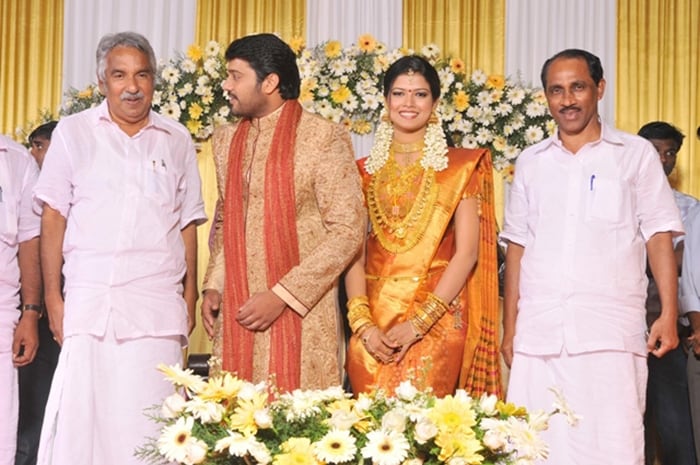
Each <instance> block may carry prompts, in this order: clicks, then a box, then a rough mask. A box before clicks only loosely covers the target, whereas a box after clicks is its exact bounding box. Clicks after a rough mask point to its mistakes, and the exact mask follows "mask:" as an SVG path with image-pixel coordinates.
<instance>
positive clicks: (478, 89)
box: [16, 35, 554, 177]
mask: <svg viewBox="0 0 700 465" xmlns="http://www.w3.org/2000/svg"><path fill="white" fill-rule="evenodd" d="M289 45H290V47H291V48H292V49H293V50H294V52H295V53H296V55H297V63H298V65H299V71H300V73H301V78H302V81H301V94H300V97H299V100H300V102H301V104H302V105H303V106H304V108H306V109H307V110H309V111H311V112H313V113H317V114H319V115H321V116H323V117H325V118H328V119H330V120H333V121H335V122H338V123H342V124H344V125H345V126H346V127H347V128H348V129H349V130H350V131H352V132H354V133H356V134H369V133H371V132H372V131H373V130H374V128H375V126H376V124H377V122H378V120H379V114H380V112H381V110H382V107H383V101H384V99H383V95H382V91H381V82H382V78H383V75H384V72H385V71H386V69H387V68H388V67H389V65H390V64H391V63H393V62H394V61H395V60H397V59H398V58H400V57H402V56H404V55H411V54H416V53H417V54H420V55H422V56H424V57H425V58H426V59H427V60H428V61H430V62H431V63H432V64H433V65H434V66H435V67H436V69H437V70H438V74H439V76H440V81H441V86H442V97H441V103H440V106H439V112H440V116H441V119H442V121H443V123H444V126H445V130H446V131H447V132H448V133H449V135H450V136H451V137H452V139H453V141H454V142H455V144H456V145H457V146H462V147H466V148H474V147H488V148H489V149H490V150H491V154H492V157H493V163H494V166H495V168H496V169H497V170H498V171H500V172H501V173H502V174H503V175H504V176H505V177H510V175H512V165H513V163H514V161H515V159H516V158H517V156H518V154H519V153H520V152H521V151H522V150H523V149H524V148H525V147H527V146H528V145H531V144H533V143H536V142H539V141H540V140H542V139H543V138H544V137H546V136H547V135H549V134H551V133H552V131H553V130H554V121H553V120H552V118H551V117H550V116H549V114H548V111H547V105H546V100H545V97H544V93H543V92H542V90H541V89H537V88H531V87H528V86H526V85H524V84H522V83H521V82H520V81H519V80H518V79H514V78H506V77H504V76H500V75H488V74H486V73H485V72H483V71H481V70H475V71H472V72H471V73H470V74H467V72H466V70H465V65H464V61H462V60H461V59H459V58H455V57H448V56H442V55H441V52H440V49H439V48H438V47H437V46H436V45H432V44H431V45H426V46H424V47H422V48H421V49H420V50H412V49H406V48H397V49H393V50H388V49H387V48H386V46H385V45H384V44H383V43H381V42H378V41H377V40H376V39H375V38H374V37H372V36H371V35H362V36H360V37H359V38H358V41H357V43H356V44H353V45H351V46H349V47H343V45H342V44H341V43H340V42H338V41H335V40H330V41H326V42H323V43H321V44H319V45H317V46H315V47H312V48H307V47H306V46H305V44H304V41H303V40H302V39H299V38H294V39H292V40H290V41H289ZM223 52H224V48H223V47H222V46H221V45H220V44H219V43H217V42H213V41H212V42H209V43H208V44H207V45H206V46H205V47H204V48H202V47H199V46H197V45H192V46H190V47H189V48H188V50H187V51H186V52H185V53H184V54H181V55H179V56H177V57H176V58H174V59H172V60H170V61H169V62H168V63H165V64H163V65H162V66H161V67H160V69H159V71H158V80H157V83H156V90H155V94H154V98H153V108H154V110H155V111H157V112H159V113H161V114H163V115H165V116H168V117H170V118H173V119H175V120H178V121H180V122H181V123H182V124H184V125H185V126H186V127H187V129H188V130H189V131H190V133H191V134H192V136H193V137H194V138H195V139H196V140H198V141H204V140H207V139H208V138H209V137H210V136H211V134H212V133H213V131H214V127H215V126H216V125H218V124H221V123H224V122H226V121H227V120H229V119H230V118H231V115H230V108H229V104H228V102H227V100H226V98H225V97H224V95H223V92H222V89H221V82H222V81H223V80H224V79H225V76H226V63H225V60H224V57H223ZM102 98H103V97H102V95H101V94H100V93H99V90H98V89H97V86H95V85H94V84H93V85H89V86H87V87H86V88H85V89H70V90H69V91H68V92H67V93H66V95H65V100H64V102H63V105H62V107H61V110H60V115H67V114H71V113H76V112H78V111H81V110H84V109H86V108H90V107H92V106H95V105H97V104H98V103H99V102H100V101H101V100H102ZM50 118H52V115H51V114H50V113H48V112H45V113H44V114H42V115H41V119H42V120H47V119H50ZM37 124H39V123H37V122H34V123H33V124H28V125H27V126H26V128H18V131H17V132H16V137H17V138H18V140H21V141H23V142H26V135H27V133H28V132H29V131H31V128H33V127H34V126H36V125H37Z"/></svg>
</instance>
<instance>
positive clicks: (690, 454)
mask: <svg viewBox="0 0 700 465" xmlns="http://www.w3.org/2000/svg"><path fill="white" fill-rule="evenodd" d="M637 134H638V135H640V136H642V137H643V138H645V139H647V140H648V141H649V142H651V144H652V145H653V146H654V148H655V149H656V151H657V152H658V153H659V157H660V160H661V164H662V166H663V168H664V173H665V174H666V176H670V175H671V173H672V172H673V168H674V167H675V166H676V155H677V154H678V151H679V150H680V148H681V145H683V138H684V137H685V136H683V133H681V132H680V131H679V130H678V129H677V128H676V127H674V126H673V125H671V124H669V123H666V122H664V121H653V122H650V123H647V124H645V125H644V126H642V127H641V128H640V129H639V131H638V132H637ZM673 197H674V199H675V201H676V205H677V206H678V209H679V210H680V213H681V221H682V222H683V227H684V228H686V230H687V226H686V218H687V216H688V211H689V210H690V209H691V207H693V206H694V205H697V204H698V200H697V199H696V198H695V197H692V196H690V195H687V194H684V193H682V192H678V191H677V190H675V189H673ZM683 242H684V241H683V237H679V238H675V239H674V251H675V255H676V259H677V261H678V265H677V268H678V270H679V272H680V268H681V263H682V262H681V259H682V256H683ZM646 310H647V323H648V324H649V325H651V324H652V323H653V321H654V320H655V319H656V318H658V316H659V312H660V311H661V302H660V300H659V293H658V290H657V288H656V283H655V282H654V279H653V277H649V286H648V289H647V301H646ZM679 313H680V314H681V318H680V319H679V323H678V334H679V336H680V335H681V334H682V335H683V336H684V338H685V337H687V335H688V323H687V318H685V316H683V313H684V312H683V309H682V308H679ZM687 364H688V359H687V355H686V353H685V350H684V347H683V345H682V344H679V345H678V347H676V348H675V349H673V350H671V351H669V352H668V353H667V354H666V355H665V356H664V357H662V358H657V357H654V356H651V357H648V359H647V366H648V369H649V379H648V381H647V403H646V411H645V412H644V428H645V436H646V441H645V450H646V463H647V465H653V464H654V457H655V456H658V457H659V458H660V459H661V463H664V464H666V463H668V464H671V463H673V464H677V465H684V464H688V465H693V464H695V462H696V461H695V447H694V446H693V430H692V426H691V419H690V403H689V400H688V375H687ZM656 435H658V437H659V441H656V440H655V438H656ZM657 442H658V444H656V443H657ZM657 449H658V450H657Z"/></svg>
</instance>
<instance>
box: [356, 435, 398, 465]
mask: <svg viewBox="0 0 700 465" xmlns="http://www.w3.org/2000/svg"><path fill="white" fill-rule="evenodd" d="M408 449H409V444H408V441H407V440H406V437H405V436H404V435H403V434H401V433H397V432H395V431H383V430H375V431H371V432H369V433H367V444H366V445H365V447H363V448H362V456H363V457H364V458H366V459H370V460H371V461H372V464H373V465H400V464H401V462H403V461H404V460H405V459H406V457H408Z"/></svg>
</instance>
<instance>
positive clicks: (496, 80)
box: [486, 74, 506, 89]
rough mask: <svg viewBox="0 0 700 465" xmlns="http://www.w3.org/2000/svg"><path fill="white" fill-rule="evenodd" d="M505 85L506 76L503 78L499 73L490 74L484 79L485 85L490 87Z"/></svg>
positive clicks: (496, 87)
mask: <svg viewBox="0 0 700 465" xmlns="http://www.w3.org/2000/svg"><path fill="white" fill-rule="evenodd" d="M505 85H506V78H504V77H503V76H501V75H500V74H492V75H491V76H489V78H488V79H487V80H486V87H488V88H490V89H503V87H504V86H505Z"/></svg>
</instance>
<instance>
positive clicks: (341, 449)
mask: <svg viewBox="0 0 700 465" xmlns="http://www.w3.org/2000/svg"><path fill="white" fill-rule="evenodd" d="M313 447H314V453H315V455H316V457H317V458H318V459H320V460H322V461H323V462H325V463H343V462H349V461H350V460H352V459H353V458H354V457H355V452H357V446H356V440H355V438H354V436H353V435H352V434H350V432H349V431H347V430H336V429H334V430H330V431H329V432H328V433H326V435H325V436H324V437H323V438H321V440H320V441H318V442H316V443H314V445H313Z"/></svg>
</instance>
